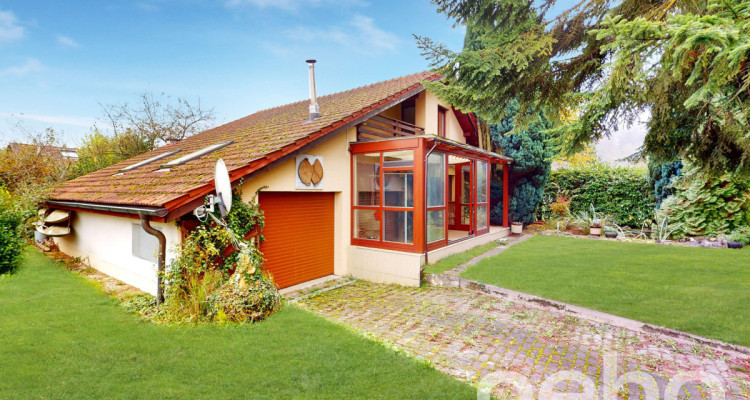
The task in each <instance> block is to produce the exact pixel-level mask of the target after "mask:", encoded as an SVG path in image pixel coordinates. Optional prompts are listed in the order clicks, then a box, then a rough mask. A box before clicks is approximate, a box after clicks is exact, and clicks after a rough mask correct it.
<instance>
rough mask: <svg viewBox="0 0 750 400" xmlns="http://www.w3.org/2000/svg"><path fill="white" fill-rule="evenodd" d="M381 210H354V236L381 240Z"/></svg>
mask: <svg viewBox="0 0 750 400" xmlns="http://www.w3.org/2000/svg"><path fill="white" fill-rule="evenodd" d="M379 215H380V211H379V210H354V225H353V226H354V237H355V238H357V239H370V240H380V219H379V218H378V216H379Z"/></svg>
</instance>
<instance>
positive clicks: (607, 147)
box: [596, 111, 651, 162]
mask: <svg viewBox="0 0 750 400" xmlns="http://www.w3.org/2000/svg"><path fill="white" fill-rule="evenodd" d="M650 118H651V113H650V112H649V111H644V112H642V113H641V114H640V115H639V116H638V118H637V120H636V121H635V123H634V124H633V125H632V126H630V127H627V126H623V125H621V126H620V128H619V129H618V130H617V131H615V132H613V133H612V135H611V136H610V137H607V138H603V139H601V140H599V141H598V142H597V143H596V153H597V154H598V155H599V158H601V159H602V161H607V162H614V161H617V160H620V159H623V158H625V157H627V156H629V155H631V154H633V153H635V152H636V150H638V148H639V147H641V146H643V139H644V138H645V137H646V132H647V130H648V128H647V127H646V123H647V122H648V121H649V119H650Z"/></svg>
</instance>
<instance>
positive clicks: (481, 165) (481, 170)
mask: <svg viewBox="0 0 750 400" xmlns="http://www.w3.org/2000/svg"><path fill="white" fill-rule="evenodd" d="M486 202H487V163H486V162H484V161H477V203H486Z"/></svg>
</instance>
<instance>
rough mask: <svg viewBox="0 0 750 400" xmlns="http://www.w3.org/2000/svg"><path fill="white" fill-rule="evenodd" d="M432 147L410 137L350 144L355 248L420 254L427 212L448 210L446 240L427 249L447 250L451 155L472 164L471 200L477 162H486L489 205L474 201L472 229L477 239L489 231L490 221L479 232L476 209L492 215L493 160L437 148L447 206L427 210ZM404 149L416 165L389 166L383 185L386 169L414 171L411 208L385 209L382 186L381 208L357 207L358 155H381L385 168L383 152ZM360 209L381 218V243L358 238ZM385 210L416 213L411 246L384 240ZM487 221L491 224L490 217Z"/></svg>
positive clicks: (420, 139)
mask: <svg viewBox="0 0 750 400" xmlns="http://www.w3.org/2000/svg"><path fill="white" fill-rule="evenodd" d="M429 148H432V144H431V143H430V144H429V145H428V144H426V140H425V139H424V138H410V139H399V140H392V141H374V142H358V143H352V144H350V154H351V157H350V178H351V183H350V187H351V197H350V201H351V203H350V204H351V207H350V212H351V214H350V221H351V224H350V225H351V226H350V230H349V235H350V238H351V244H352V245H355V246H362V247H371V248H379V249H386V250H396V251H405V252H410V253H421V252H423V251H424V249H425V242H426V241H427V237H426V236H425V235H426V229H425V228H426V227H427V225H426V224H427V214H426V211H433V210H445V211H444V218H445V222H444V225H445V234H444V238H443V239H442V240H436V241H434V242H430V243H427V246H426V247H427V250H428V251H432V250H435V249H438V248H441V247H445V246H447V245H448V244H449V242H448V231H449V217H448V214H449V213H448V208H449V207H450V192H451V190H450V188H449V187H448V182H449V175H448V172H449V168H450V162H449V156H450V155H457V156H460V157H463V158H467V159H469V160H470V161H469V163H470V164H471V168H472V172H473V174H472V182H471V186H470V187H471V197H472V199H476V198H477V196H476V191H477V182H476V172H475V171H476V168H477V161H483V162H485V163H486V164H485V165H486V168H487V174H488V175H487V187H486V190H487V192H486V199H487V202H485V203H479V204H477V203H476V201H475V200H472V201H474V203H473V204H472V207H471V210H472V214H473V215H472V219H471V226H472V229H473V232H474V234H473V235H472V236H470V237H476V236H479V235H483V234H486V233H488V232H489V222H488V224H487V228H485V229H481V230H477V229H476V228H477V220H476V214H477V207H478V206H479V207H487V212H488V213H489V196H490V184H489V166H490V164H491V163H492V161H491V159H489V158H484V157H481V158H480V157H474V156H473V155H469V154H466V153H461V152H458V153H456V152H454V151H452V149H450V148H448V147H446V148H441V147H440V146H439V147H438V148H435V149H433V150H434V151H435V152H438V153H442V154H443V156H444V157H445V184H446V187H445V204H444V205H443V206H434V207H425V206H426V202H427V193H426V192H425V189H426V184H425V183H426V182H425V180H426V179H427V171H426V167H427V165H426V163H425V156H426V155H427V151H428V149H429ZM405 150H413V151H414V163H413V166H412V167H410V168H409V167H389V168H382V167H381V168H380V172H379V174H380V176H379V179H380V182H383V181H384V180H383V173H384V171H385V170H386V169H387V170H404V169H411V170H412V173H413V181H412V183H413V185H414V191H413V203H412V207H386V206H384V199H383V185H380V190H379V194H378V195H379V196H380V197H379V199H380V202H379V205H378V206H357V205H355V204H356V202H355V198H356V196H357V193H356V190H355V182H354V180H355V179H356V176H355V173H354V171H355V165H354V163H355V158H356V157H355V156H356V155H359V154H373V153H379V154H380V165H381V166H382V165H383V153H387V152H391V151H405ZM358 209H365V210H373V211H376V212H377V213H378V215H379V218H380V221H379V222H380V224H379V229H380V237H379V239H378V240H370V239H361V238H357V237H356V235H355V231H356V225H355V223H354V212H355V210H358ZM384 210H394V211H411V212H413V214H412V216H413V218H412V223H413V225H412V243H395V242H388V241H385V240H384V232H383V228H384V227H383V225H384V218H383V217H384V215H383V214H384ZM488 221H489V215H488Z"/></svg>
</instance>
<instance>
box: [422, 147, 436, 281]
mask: <svg viewBox="0 0 750 400" xmlns="http://www.w3.org/2000/svg"><path fill="white" fill-rule="evenodd" d="M435 147H437V142H435V144H433V145H432V148H431V149H430V151H428V152H427V154H425V155H424V169H423V171H424V224H423V225H424V265H427V264H429V262H428V260H427V158H428V157H429V156H430V154H432V151H433V150H435ZM420 275H421V274H420ZM420 277H421V276H420ZM420 284H421V282H420Z"/></svg>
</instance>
